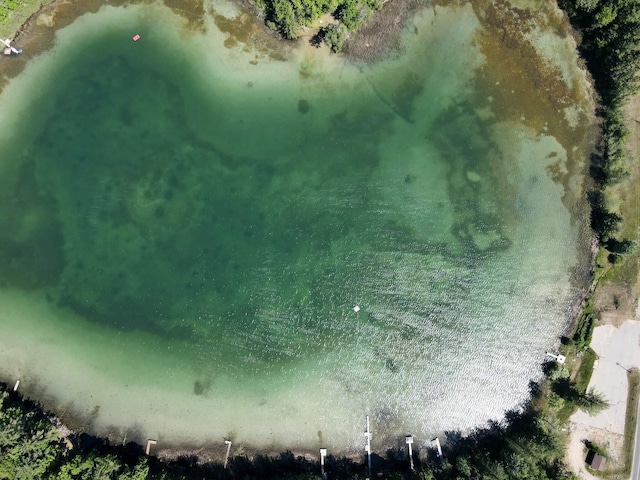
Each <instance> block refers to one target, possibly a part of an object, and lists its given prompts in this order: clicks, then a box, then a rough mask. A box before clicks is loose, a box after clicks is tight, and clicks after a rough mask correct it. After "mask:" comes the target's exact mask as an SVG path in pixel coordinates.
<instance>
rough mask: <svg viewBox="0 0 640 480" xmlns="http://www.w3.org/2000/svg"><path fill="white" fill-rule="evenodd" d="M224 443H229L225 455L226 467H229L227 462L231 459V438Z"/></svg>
mask: <svg viewBox="0 0 640 480" xmlns="http://www.w3.org/2000/svg"><path fill="white" fill-rule="evenodd" d="M224 443H225V444H226V445H227V454H226V455H225V456H224V468H227V462H228V461H229V452H231V440H225V441H224Z"/></svg>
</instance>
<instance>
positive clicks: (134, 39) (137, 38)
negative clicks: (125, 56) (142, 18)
mask: <svg viewBox="0 0 640 480" xmlns="http://www.w3.org/2000/svg"><path fill="white" fill-rule="evenodd" d="M138 40H140V35H138V34H137V33H136V34H135V35H134V36H133V41H134V42H137V41H138Z"/></svg>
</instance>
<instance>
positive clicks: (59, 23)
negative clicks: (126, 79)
mask: <svg viewBox="0 0 640 480" xmlns="http://www.w3.org/2000/svg"><path fill="white" fill-rule="evenodd" d="M108 4H109V5H112V4H113V5H115V4H119V5H123V4H121V3H118V2H113V3H112V2H109V3H108ZM395 4H396V5H398V3H397V2H396V3H395ZM67 5H69V2H65V1H55V2H53V3H50V4H47V5H44V6H43V7H42V8H41V9H40V10H39V11H38V12H36V13H34V14H33V15H32V16H31V17H29V20H28V21H27V22H25V24H24V25H23V26H22V27H21V28H20V30H19V31H18V33H17V34H16V38H18V39H19V40H20V41H23V40H24V42H25V43H26V45H34V46H35V45H40V46H42V49H41V50H37V49H34V50H30V52H29V54H30V56H28V57H25V60H24V65H26V62H27V61H28V59H29V58H31V56H34V55H37V54H38V53H41V52H44V51H47V50H48V49H49V48H51V47H52V46H53V45H52V44H50V45H48V46H47V45H46V44H44V43H42V44H40V43H38V42H39V41H40V40H42V39H41V38H39V35H41V33H40V30H39V29H40V28H43V29H44V30H47V31H50V35H51V38H53V34H55V31H56V30H57V29H58V28H63V27H64V26H66V25H68V23H65V22H69V23H70V22H72V21H73V20H74V19H75V18H76V17H77V16H78V15H81V14H84V13H88V12H93V11H94V7H99V6H100V5H102V3H100V4H98V3H97V2H93V3H85V4H83V5H82V7H85V8H86V9H82V8H76V9H71V11H70V12H66V13H65V14H64V15H63V16H61V17H60V19H58V18H57V15H56V14H55V12H52V11H51V10H55V9H56V8H66V6H67ZM43 13H44V14H49V13H50V14H52V15H53V16H54V17H55V19H54V20H53V25H54V26H53V27H50V26H46V25H38V24H37V21H38V18H39V17H40V15H42V14H43ZM407 15H408V17H407V18H410V13H407ZM32 24H33V25H32ZM365 28H366V27H365ZM51 30H52V31H51ZM363 35H364V34H363ZM363 38H366V36H365V37H363ZM362 41H365V40H362ZM24 65H23V67H22V68H24ZM19 73H20V72H17V73H16V75H17V74H19ZM0 91H1V86H0ZM587 296H588V295H585V296H584V298H582V299H578V300H577V301H576V305H579V306H578V307H577V308H575V307H574V308H572V312H574V311H575V315H573V317H574V318H573V319H571V324H573V323H574V322H575V321H576V319H577V317H578V315H579V313H580V310H581V306H583V305H584V301H585V299H586V298H587ZM571 316H572V314H570V315H569V317H571ZM570 326H571V325H568V326H567V328H570ZM187 447H189V448H184V447H183V446H179V445H177V446H172V447H169V448H168V449H167V451H166V453H163V452H165V451H164V450H163V449H162V448H159V455H160V454H162V455H165V456H166V458H175V457H177V456H180V455H182V454H183V453H184V452H185V451H189V452H195V451H201V450H202V449H201V448H200V449H198V447H196V446H194V447H193V448H190V446H187ZM246 451H248V452H252V450H251V449H249V448H247V450H246ZM173 453H175V456H174V457H171V455H172V454H173ZM271 453H274V454H276V455H277V454H279V453H281V452H280V451H276V450H273V451H272V452H271ZM294 453H296V454H298V452H294ZM299 453H300V454H302V455H303V456H305V455H312V451H306V450H303V451H300V452H299ZM316 453H317V452H316ZM253 454H254V455H260V454H261V453H260V450H255V451H254V453H253ZM353 455H354V458H360V457H362V455H359V454H355V453H354V454H353ZM345 458H350V457H349V456H346V457H345Z"/></svg>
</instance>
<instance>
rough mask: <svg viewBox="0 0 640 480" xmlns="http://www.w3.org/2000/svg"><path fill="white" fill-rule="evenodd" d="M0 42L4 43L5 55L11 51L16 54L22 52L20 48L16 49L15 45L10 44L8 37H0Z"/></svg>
mask: <svg viewBox="0 0 640 480" xmlns="http://www.w3.org/2000/svg"><path fill="white" fill-rule="evenodd" d="M0 42H2V43H4V45H5V47H6V48H5V49H4V54H5V55H11V54H12V53H15V54H16V55H18V54H20V53H22V49H20V50H18V49H16V48H15V47H12V46H11V40H10V39H8V38H7V39H6V40H2V39H0Z"/></svg>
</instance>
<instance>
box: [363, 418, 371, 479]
mask: <svg viewBox="0 0 640 480" xmlns="http://www.w3.org/2000/svg"><path fill="white" fill-rule="evenodd" d="M364 435H365V437H367V446H366V447H364V449H365V451H366V452H367V459H368V463H369V476H371V438H372V437H373V435H371V430H370V429H369V415H367V431H366V432H364Z"/></svg>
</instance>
